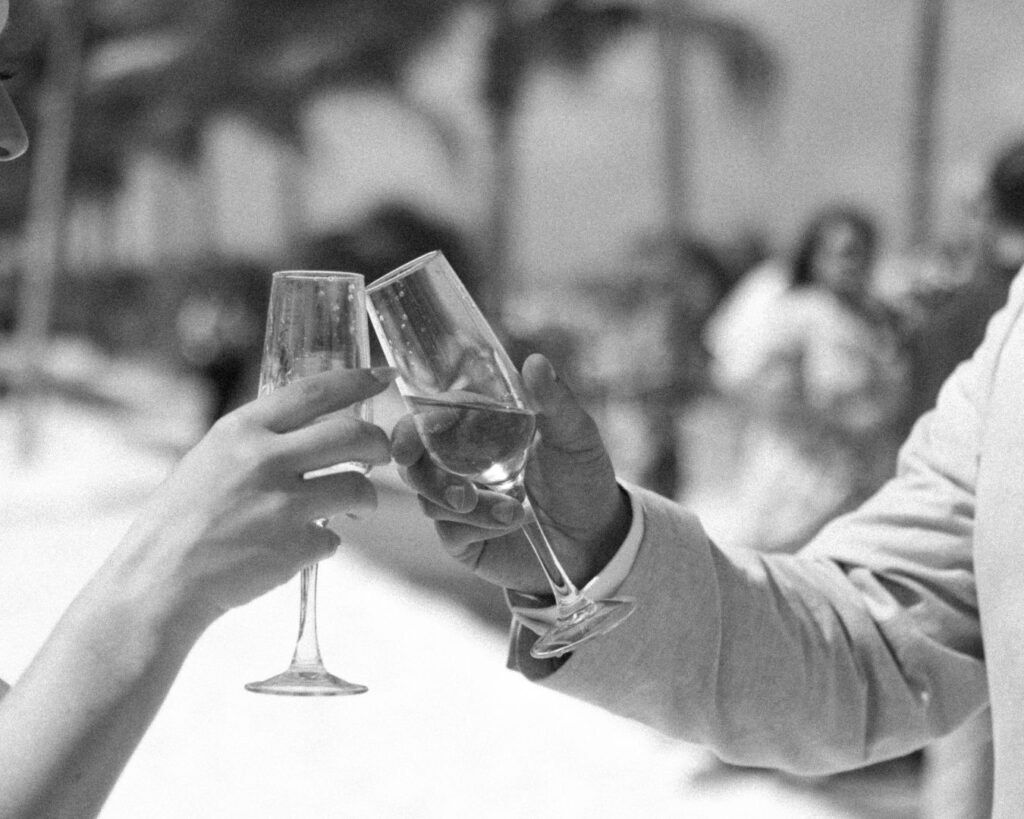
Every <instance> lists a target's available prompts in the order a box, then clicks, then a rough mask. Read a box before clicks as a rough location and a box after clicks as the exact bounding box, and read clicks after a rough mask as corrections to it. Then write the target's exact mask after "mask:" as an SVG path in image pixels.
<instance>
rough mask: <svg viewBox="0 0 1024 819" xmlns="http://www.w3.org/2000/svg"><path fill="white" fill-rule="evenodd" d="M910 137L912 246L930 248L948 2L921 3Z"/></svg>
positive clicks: (927, 1)
mask: <svg viewBox="0 0 1024 819" xmlns="http://www.w3.org/2000/svg"><path fill="white" fill-rule="evenodd" d="M919 3H920V5H919V8H918V16H917V56H916V63H915V71H914V73H915V77H914V101H913V105H914V108H913V122H912V124H911V127H912V132H911V135H910V140H911V150H910V246H911V247H912V248H925V247H928V246H929V244H930V243H931V240H932V228H933V224H932V220H933V216H934V209H935V191H934V180H935V138H936V133H937V129H936V127H935V126H936V117H937V111H938V98H939V81H940V77H941V73H942V34H943V22H944V18H945V0H919Z"/></svg>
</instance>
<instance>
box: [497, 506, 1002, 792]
mask: <svg viewBox="0 0 1024 819" xmlns="http://www.w3.org/2000/svg"><path fill="white" fill-rule="evenodd" d="M644 503H645V506H646V508H647V513H648V514H647V518H648V519H647V524H646V525H647V528H648V530H649V531H648V532H647V534H646V535H645V537H644V544H643V546H642V549H641V552H640V554H639V555H638V558H637V562H636V565H635V566H634V569H633V572H632V573H631V575H630V578H629V579H628V580H627V582H626V584H625V585H624V586H623V588H622V589H621V591H620V593H621V594H625V595H632V596H635V597H636V598H637V602H638V609H637V612H636V613H635V614H634V615H633V617H632V618H631V619H630V620H628V621H626V623H625V624H623V625H622V626H620V627H619V629H617V630H616V631H615V632H613V633H612V634H610V635H606V636H605V637H603V638H601V639H600V640H595V641H594V642H593V643H592V644H590V645H588V646H584V647H581V648H580V649H579V650H578V651H577V652H576V653H575V654H574V655H573V656H572V657H571V658H570V659H569V660H568V661H567V662H566V663H565V664H564V665H563V666H562V667H561V668H560V669H559V670H558V671H556V672H555V673H551V672H552V670H553V669H552V667H551V666H547V667H545V666H541V665H538V664H536V661H532V660H530V659H529V657H528V656H527V655H526V651H525V648H526V646H527V645H528V642H529V640H528V639H526V640H525V642H524V645H523V646H522V647H520V649H519V651H518V653H517V655H516V658H515V659H516V662H517V664H518V665H519V667H520V669H521V670H522V671H523V672H524V673H526V674H527V675H528V676H532V677H535V678H539V679H541V680H542V682H543V684H545V685H549V686H551V687H553V688H556V689H558V690H561V691H564V692H566V693H569V694H572V695H573V696H576V697H579V698H581V699H585V700H588V701H590V702H593V703H595V704H597V705H599V706H601V707H602V708H605V709H606V710H609V711H612V712H614V713H617V714H620V715H622V716H626V717H629V718H631V719H636V720H638V721H640V722H643V723H645V724H648V725H651V726H652V727H655V728H657V729H658V730H660V731H662V732H664V733H666V734H669V735H672V736H678V737H680V738H683V739H686V740H688V741H692V742H699V743H702V744H706V745H708V746H710V747H712V748H713V749H714V750H715V751H716V752H717V753H719V754H720V755H721V756H723V757H724V758H727V759H730V760H732V761H734V762H738V763H745V764H754V765H767V766H775V767H782V768H788V769H791V770H797V771H805V772H815V771H817V772H823V771H830V770H837V769H842V768H848V767H854V766H857V765H862V764H865V763H867V762H870V761H872V760H874V759H879V758H883V757H886V756H892V755H896V754H899V753H901V752H902V751H904V750H907V749H909V748H913V747H916V746H917V745H920V744H922V743H924V742H926V741H927V739H928V738H929V737H930V736H933V735H936V734H938V733H941V732H942V731H943V730H947V729H948V728H950V727H952V725H954V724H956V721H957V720H959V719H961V718H962V717H963V716H964V715H965V713H967V712H969V711H970V710H971V709H972V708H974V707H977V706H978V704H979V703H980V702H981V701H983V698H984V675H983V669H982V665H981V663H980V661H979V660H977V659H976V658H975V657H973V656H970V655H969V654H968V653H965V652H958V651H955V650H952V649H951V647H949V646H943V645H940V644H939V643H937V642H936V641H934V640H932V639H930V638H929V637H928V635H927V632H928V629H927V627H922V626H921V624H919V623H915V622H912V621H913V615H912V614H907V613H906V612H902V613H903V615H904V616H903V617H902V620H901V619H900V618H899V617H898V616H889V615H887V616H886V617H885V618H883V619H882V621H881V622H880V621H879V619H877V618H878V615H879V611H880V610H881V609H882V608H883V607H884V606H886V605H889V606H890V609H891V610H892V611H899V606H898V605H897V604H896V602H895V601H894V600H893V599H892V597H891V595H890V594H889V593H888V592H887V590H886V589H885V588H884V587H882V586H881V585H879V584H877V583H876V582H875V578H874V575H872V574H871V573H869V572H866V571H862V572H860V573H859V574H858V573H854V576H852V577H851V575H850V574H847V573H844V571H843V569H842V568H841V566H840V565H839V564H837V563H836V562H834V561H831V560H828V559H810V558H806V557H801V558H793V557H789V556H784V557H778V556H775V557H770V558H766V557H765V556H762V555H758V554H756V553H753V552H745V551H743V552H740V551H737V552H733V553H730V552H725V551H722V550H720V549H718V548H716V547H715V546H714V545H713V544H711V543H710V542H709V541H708V540H707V537H706V535H705V534H704V532H703V530H702V529H701V527H700V525H699V523H697V521H696V519H695V518H693V516H691V515H685V514H684V513H682V512H681V511H679V510H678V509H677V508H675V507H673V506H672V505H670V504H668V503H667V502H664V501H661V500H659V499H656V498H653V496H651V495H649V494H646V493H645V495H644ZM523 636H524V635H522V634H520V635H519V637H520V638H522V637H523ZM546 675H547V676H546ZM939 677H941V678H943V680H944V682H945V683H947V686H946V687H947V689H948V690H956V691H957V692H958V695H957V696H958V697H959V699H957V700H956V701H951V700H950V699H948V698H945V699H941V698H939V697H938V696H932V695H931V694H932V691H933V690H934V689H935V688H937V687H941V686H937V685H936V683H937V678H939ZM952 683H956V684H955V685H953V684H952Z"/></svg>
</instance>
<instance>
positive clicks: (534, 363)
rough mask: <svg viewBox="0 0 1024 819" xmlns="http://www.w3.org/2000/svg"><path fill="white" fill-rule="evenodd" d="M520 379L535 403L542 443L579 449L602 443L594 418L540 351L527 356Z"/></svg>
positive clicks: (556, 447) (558, 447)
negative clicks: (521, 378)
mask: <svg viewBox="0 0 1024 819" xmlns="http://www.w3.org/2000/svg"><path fill="white" fill-rule="evenodd" d="M523 381H524V383H525V384H526V387H527V389H528V390H529V391H530V395H532V396H533V398H534V401H535V402H536V404H537V410H538V417H537V428H538V429H539V430H540V433H541V436H542V438H543V441H544V445H545V446H547V447H552V448H555V449H565V450H571V451H580V450H582V449H587V448H590V447H593V446H600V445H601V443H600V436H599V434H598V432H597V427H596V426H595V425H594V422H593V419H592V418H591V417H590V416H589V415H588V414H587V413H586V411H585V410H584V409H583V407H582V406H580V403H579V401H577V400H576V396H575V395H573V394H572V391H571V390H570V389H569V388H568V387H567V386H566V384H565V382H564V381H562V380H561V379H559V378H558V376H557V375H556V374H555V369H554V367H552V366H551V362H550V361H548V360H547V358H545V357H544V356H542V355H540V354H539V353H534V354H533V355H531V356H530V357H529V358H527V359H526V361H525V362H524V363H523Z"/></svg>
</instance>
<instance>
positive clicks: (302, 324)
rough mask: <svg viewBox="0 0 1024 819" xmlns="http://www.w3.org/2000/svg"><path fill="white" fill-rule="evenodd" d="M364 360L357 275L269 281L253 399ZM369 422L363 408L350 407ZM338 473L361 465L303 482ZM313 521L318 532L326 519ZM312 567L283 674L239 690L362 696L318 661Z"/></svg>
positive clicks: (291, 273)
mask: <svg viewBox="0 0 1024 819" xmlns="http://www.w3.org/2000/svg"><path fill="white" fill-rule="evenodd" d="M369 362H370V347H369V331H368V330H367V325H366V292H365V288H364V286H363V277H362V276H361V275H359V274H358V273H334V272H328V271H316V270H286V271H279V272H277V273H275V274H274V275H273V280H272V282H271V289H270V308H269V310H268V313H267V330H266V335H265V337H264V342H263V360H262V364H261V367H260V395H264V394H266V393H269V392H271V391H273V390H275V389H277V388H278V387H283V386H284V385H285V384H290V383H291V382H293V381H297V380H298V379H300V378H305V377H308V376H311V375H316V374H317V373H322V372H326V371H327V370H331V369H337V368H342V369H351V368H356V367H367V366H369ZM350 411H351V412H352V413H354V414H355V415H356V416H357V417H359V418H361V419H363V420H366V421H369V420H370V413H371V405H370V402H369V401H362V402H360V403H359V404H357V405H355V406H353V407H351V408H350ZM344 469H357V470H359V471H360V472H364V473H365V472H366V471H368V467H367V465H366V464H358V463H351V464H338V465H337V466H334V467H329V468H328V469H321V470H317V471H316V472H311V473H309V474H307V475H305V476H304V477H305V478H306V479H307V480H315V479H316V476H317V475H323V474H326V473H327V472H333V471H341V470H344ZM317 523H318V524H319V525H321V526H326V525H327V521H326V520H319V521H317ZM316 585H317V567H316V566H315V565H314V566H310V567H309V568H306V569H303V570H302V576H301V579H300V588H299V633H298V638H297V639H296V642H295V648H294V651H293V653H292V660H291V663H290V664H289V666H288V668H287V669H286V670H285V671H283V672H282V673H280V674H277V675H276V676H273V677H271V678H269V679H267V680H262V681H260V682H252V683H249V684H247V685H246V686H245V687H246V689H247V690H249V691H255V692H257V693H260V694H284V695H293V696H337V695H339V694H362V693H363V692H365V691H366V690H367V689H366V686H364V685H358V684H356V683H350V682H346V681H345V680H343V679H341V678H340V677H336V676H334V675H333V674H331V673H330V672H329V671H327V669H326V668H325V667H324V664H323V660H322V659H321V657H320V645H319V641H318V639H317V632H316Z"/></svg>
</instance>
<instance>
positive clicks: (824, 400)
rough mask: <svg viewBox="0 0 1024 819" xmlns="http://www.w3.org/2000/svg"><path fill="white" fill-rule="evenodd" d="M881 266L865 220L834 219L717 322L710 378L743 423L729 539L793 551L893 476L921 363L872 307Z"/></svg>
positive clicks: (818, 221) (837, 211) (815, 225)
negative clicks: (916, 364)
mask: <svg viewBox="0 0 1024 819" xmlns="http://www.w3.org/2000/svg"><path fill="white" fill-rule="evenodd" d="M876 253H877V232H876V229H875V227H874V224H873V222H872V220H871V219H870V218H869V217H868V216H867V215H866V214H864V213H862V212H861V211H859V210H857V209H854V208H848V207H835V208H829V209H828V210H825V211H823V212H822V213H820V214H819V215H818V216H817V217H816V218H815V219H813V221H812V222H811V223H810V224H809V225H808V227H807V229H806V230H805V232H804V235H803V237H802V239H801V241H800V242H799V244H798V246H797V250H796V253H795V254H794V257H793V261H792V262H791V263H788V264H786V263H779V262H769V263H767V264H766V265H763V266H762V267H761V268H758V269H755V270H754V271H752V272H751V273H750V274H748V276H747V279H746V280H745V281H744V282H743V283H741V284H740V285H739V286H738V288H737V289H736V290H735V291H734V293H733V294H732V295H731V296H730V298H729V299H728V300H727V301H726V303H725V304H723V306H722V307H721V308H720V310H719V311H718V313H717V314H716V315H715V317H714V318H713V319H712V321H711V322H710V324H709V329H708V335H707V344H708V348H709V351H710V353H711V356H712V365H711V371H712V378H713V379H714V383H715V385H716V387H717V389H718V390H719V391H720V392H721V393H722V394H723V395H724V396H725V397H726V399H727V400H729V401H730V402H733V403H734V404H735V405H736V406H737V407H738V408H739V412H740V417H741V418H742V419H743V431H742V438H741V442H740V447H741V449H742V457H741V458H739V459H738V462H739V463H741V464H742V467H741V470H740V472H739V474H738V475H737V476H736V478H735V480H734V482H733V488H734V490H735V494H734V496H733V497H732V499H731V500H732V502H731V503H730V504H729V505H728V509H729V513H728V516H727V517H728V519H729V520H731V521H733V522H734V525H732V526H730V529H729V531H728V532H727V533H719V535H720V537H722V538H723V540H724V539H725V538H726V537H727V538H728V542H730V543H733V544H736V545H742V546H746V547H749V548H754V549H758V550H761V551H794V550H795V549H797V548H799V547H800V546H801V545H802V544H804V543H805V542H806V541H807V540H809V539H810V538H811V536H813V535H814V534H815V532H817V530H818V529H819V528H820V527H821V526H822V525H824V523H825V522H827V521H828V520H830V519H832V518H833V517H835V516H836V514H838V513H840V512H843V511H846V510H849V509H852V508H854V507H856V506H857V505H858V504H859V503H860V502H861V501H863V500H864V499H865V498H867V497H868V496H869V495H870V494H872V493H873V492H874V491H875V489H877V488H878V486H879V485H880V483H881V482H882V481H884V480H885V479H886V478H887V477H888V476H889V475H891V474H892V470H893V467H894V464H895V458H896V452H897V449H898V446H899V443H900V437H901V435H902V433H903V431H904V425H903V420H904V414H905V412H906V408H907V401H908V389H909V369H910V364H909V359H908V357H907V355H906V354H905V352H904V350H903V347H902V344H901V335H900V333H899V332H898V326H897V322H896V320H895V318H894V317H893V315H892V314H891V313H890V312H889V311H888V310H887V309H886V308H885V307H884V306H883V305H882V304H880V303H879V302H878V301H877V300H876V299H875V298H874V297H873V296H872V272H873V269H874V265H875V259H876Z"/></svg>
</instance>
